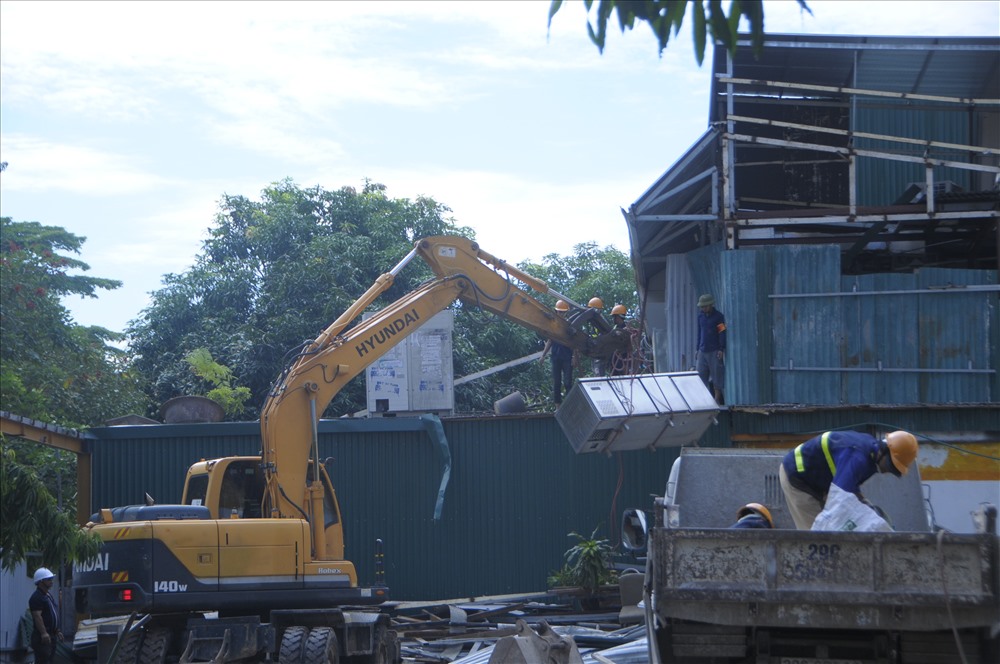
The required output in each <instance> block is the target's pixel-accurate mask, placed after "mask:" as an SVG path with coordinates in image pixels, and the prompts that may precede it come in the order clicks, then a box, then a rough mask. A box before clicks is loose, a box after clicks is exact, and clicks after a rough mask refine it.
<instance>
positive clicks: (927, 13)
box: [0, 0, 1000, 329]
mask: <svg viewBox="0 0 1000 664" xmlns="http://www.w3.org/2000/svg"><path fill="white" fill-rule="evenodd" d="M549 5H550V3H549V1H548V0H532V1H530V2H525V1H522V2H509V1H490V2H486V1H483V0H477V1H475V2H469V1H467V2H454V1H441V2H413V1H399V2H396V1H393V2H390V1H386V0H380V1H379V2H346V1H338V2H240V3H236V2H197V3H195V2H153V1H148V0H147V1H144V2H127V3H126V2H84V1H73V2H6V1H5V2H0V70H2V76H0V99H2V104H3V123H4V126H3V129H4V132H3V134H2V135H0V145H2V152H3V159H4V160H5V161H9V162H10V163H11V167H10V168H9V169H8V170H7V171H5V172H4V174H3V182H2V186H3V197H2V198H0V203H2V204H3V208H4V210H3V214H5V215H11V216H15V217H16V218H19V219H37V220H39V221H41V222H42V223H48V224H53V225H64V226H66V227H67V229H68V230H70V231H71V232H74V233H77V234H79V235H85V236H87V237H88V242H87V244H86V245H85V246H84V255H83V256H82V258H83V260H85V261H86V262H88V263H90V264H91V265H92V266H93V268H94V269H93V272H94V273H95V274H98V275H100V276H108V277H111V278H119V279H123V280H124V281H125V282H126V285H125V287H124V288H123V289H122V290H121V291H116V292H115V293H114V294H108V295H102V298H101V301H97V302H91V301H88V302H87V303H86V304H85V305H84V308H81V309H80V310H79V311H81V312H82V311H86V312H89V313H86V314H85V315H86V316H93V318H91V319H87V320H82V319H81V322H94V323H97V322H99V321H101V320H103V321H105V322H104V323H101V324H105V325H106V326H108V327H112V328H113V329H121V327H122V326H123V325H124V321H126V320H128V319H129V318H132V317H134V316H135V315H136V314H137V313H138V311H139V308H141V306H142V305H143V304H144V302H145V293H146V292H148V291H149V290H153V289H155V288H157V287H158V286H159V280H160V276H161V275H162V274H163V273H165V272H177V271H182V270H184V269H186V267H187V266H189V265H190V264H191V263H192V262H193V260H194V257H195V255H196V253H197V252H198V250H199V248H200V245H201V241H202V240H203V238H204V234H205V232H206V228H208V226H209V225H210V224H211V223H212V219H213V215H214V214H215V212H216V209H217V205H216V202H217V200H218V199H219V198H220V196H221V195H222V194H223V193H229V194H242V195H245V196H248V197H251V198H255V197H256V196H257V194H258V193H259V191H260V190H261V189H262V188H263V187H265V186H267V185H268V184H269V183H270V182H272V181H275V180H279V179H281V178H283V177H286V176H288V177H292V178H294V179H295V180H296V181H297V182H298V183H299V184H300V185H302V186H312V185H314V184H319V185H321V186H323V187H324V188H327V189H336V188H339V187H341V186H345V185H353V186H355V187H360V186H361V185H362V180H363V178H366V177H369V178H372V179H373V180H375V181H377V182H382V183H384V184H385V185H386V186H387V187H388V193H389V195H390V196H394V197H411V198H412V197H415V196H417V195H420V194H426V195H428V196H431V197H433V198H434V199H435V200H437V201H440V202H441V203H444V204H446V205H449V206H450V207H452V208H453V209H454V213H455V217H456V220H457V222H458V223H459V224H461V225H469V226H473V227H475V228H476V229H477V232H478V236H479V240H480V242H481V243H482V244H483V246H484V248H486V250H487V251H490V252H491V253H495V254H497V255H499V256H501V257H503V258H505V259H506V260H509V261H512V262H517V261H520V260H524V259H529V258H530V259H532V260H537V259H539V258H541V257H542V256H543V255H545V254H547V253H550V252H557V253H560V254H568V253H570V252H571V251H572V247H573V245H574V244H577V243H578V242H585V241H595V242H597V243H599V244H601V245H605V244H613V245H614V246H617V247H619V248H621V249H625V248H627V232H626V228H625V224H624V221H623V220H622V218H621V213H620V212H619V207H623V206H628V205H629V204H630V203H631V202H633V201H634V200H635V199H636V198H637V197H638V196H639V195H641V193H642V192H643V191H645V190H646V189H647V188H648V187H649V186H650V185H651V184H652V183H653V181H654V180H655V179H656V178H657V177H658V176H659V175H660V174H661V173H662V172H663V171H664V170H666V168H668V167H669V166H670V165H671V163H672V162H673V161H674V160H675V159H676V158H678V157H679V156H680V155H681V154H682V153H683V152H684V151H685V150H686V149H687V148H688V147H689V146H690V145H691V144H692V143H693V142H694V141H695V140H697V138H698V137H699V136H700V134H701V132H702V131H703V130H704V127H705V122H706V119H707V110H708V98H707V95H708V89H709V83H710V68H709V67H710V65H709V58H710V56H711V53H706V63H705V64H704V65H703V66H702V67H700V68H699V67H697V66H695V64H694V57H693V48H692V41H691V37H690V29H691V24H690V21H688V22H687V23H686V24H685V26H684V27H683V28H682V31H681V34H680V35H678V36H676V37H675V38H673V39H672V41H671V43H670V45H669V46H668V48H667V49H666V50H665V51H663V53H662V54H658V53H657V46H656V41H655V39H654V37H653V35H652V34H651V32H650V30H649V29H648V27H647V26H645V25H637V26H636V29H634V30H632V31H628V32H626V34H624V35H622V34H621V33H620V31H619V29H618V27H617V25H616V24H615V19H614V18H613V19H612V25H610V26H609V28H610V29H609V35H608V40H607V47H606V49H605V51H604V54H603V55H600V54H598V51H597V48H596V47H595V46H594V45H593V44H592V43H591V42H590V40H589V39H588V37H587V34H586V23H585V21H586V16H585V13H584V9H583V3H582V2H579V0H568V1H567V2H565V3H564V4H563V8H562V9H561V10H560V12H559V13H558V14H557V15H556V17H555V18H554V20H553V22H552V26H551V31H549V30H548V29H547V25H546V23H547V18H546V17H547V12H548V8H549ZM809 5H810V7H812V8H813V12H814V15H813V16H810V15H808V14H802V13H800V11H799V8H798V4H797V3H795V2H793V1H791V0H782V1H781V2H777V1H772V0H767V2H766V4H765V13H766V17H767V22H766V27H767V30H768V31H769V32H785V31H787V32H806V33H813V34H852V33H859V32H865V31H869V30H871V31H877V32H880V33H885V34H890V33H891V34H913V35H928V34H953V35H974V34H986V35H993V36H996V34H997V32H998V30H997V26H998V23H1000V18H998V11H1000V3H998V2H992V1H990V2H959V1H953V2H949V3H948V4H947V5H943V4H941V3H939V2H906V3H902V2H865V3H859V2H826V1H824V0H813V1H811V2H809ZM106 303H109V304H107V305H106ZM74 312H75V313H76V312H77V308H76V306H75V305H74ZM80 315H83V314H80Z"/></svg>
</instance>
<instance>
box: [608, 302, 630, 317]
mask: <svg viewBox="0 0 1000 664" xmlns="http://www.w3.org/2000/svg"><path fill="white" fill-rule="evenodd" d="M626 311H627V310H626V309H625V305H624V304H616V305H615V306H614V307H613V308H612V309H611V315H612V316H624V315H625V312H626Z"/></svg>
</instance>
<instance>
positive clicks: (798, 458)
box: [795, 431, 837, 475]
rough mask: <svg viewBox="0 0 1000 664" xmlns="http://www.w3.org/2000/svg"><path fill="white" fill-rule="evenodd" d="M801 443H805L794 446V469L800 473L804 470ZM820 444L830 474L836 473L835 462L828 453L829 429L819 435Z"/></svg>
mask: <svg viewBox="0 0 1000 664" xmlns="http://www.w3.org/2000/svg"><path fill="white" fill-rule="evenodd" d="M802 445H805V443H802V444H801V445H799V446H798V447H796V448H795V470H797V471H799V472H800V473H804V472H806V462H805V459H803V458H802ZM820 445H821V446H822V447H823V456H825V457H826V465H827V466H829V467H830V474H831V475H836V474H837V464H835V463H834V462H833V455H832V454H830V432H829V431H827V432H826V433H824V434H823V435H822V436H821V437H820Z"/></svg>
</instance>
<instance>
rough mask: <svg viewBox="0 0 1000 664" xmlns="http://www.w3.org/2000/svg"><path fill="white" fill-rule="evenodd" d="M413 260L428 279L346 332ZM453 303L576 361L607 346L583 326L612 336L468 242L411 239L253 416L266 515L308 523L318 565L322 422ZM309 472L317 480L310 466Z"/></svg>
mask: <svg viewBox="0 0 1000 664" xmlns="http://www.w3.org/2000/svg"><path fill="white" fill-rule="evenodd" d="M416 256H420V257H421V258H422V259H423V260H424V261H425V262H426V263H427V264H428V265H429V266H430V268H431V270H432V271H433V272H434V274H435V278H434V279H432V280H430V281H428V282H426V283H424V284H423V285H421V286H420V287H418V288H417V289H415V290H413V291H411V292H409V293H407V294H406V295H404V296H403V297H401V298H400V299H399V300H397V301H395V302H393V303H392V304H390V305H389V306H387V307H385V308H383V309H381V310H379V311H377V312H375V313H374V314H372V315H371V316H370V317H369V318H367V319H366V320H363V321H361V322H358V323H357V324H355V325H353V326H352V327H350V328H348V326H349V325H350V324H351V322H352V321H354V320H355V319H356V318H357V317H358V316H360V315H361V313H362V312H363V311H364V310H365V309H366V308H367V307H368V306H369V305H371V304H372V303H373V302H374V301H375V299H376V298H377V297H378V296H379V295H380V294H382V293H384V292H385V291H386V290H388V288H389V287H390V286H392V283H393V281H394V279H395V277H396V275H397V274H398V273H399V272H400V270H402V268H403V267H404V266H405V265H406V264H407V263H409V262H410V261H411V260H413V258H415V257H416ZM515 279H516V280H517V281H520V282H521V283H523V284H525V285H527V286H528V287H529V288H531V289H532V290H533V291H535V292H537V293H541V294H547V295H551V296H553V297H556V298H559V299H562V300H565V301H566V302H568V303H570V304H571V307H572V308H573V314H571V315H570V316H568V317H565V318H564V317H562V316H559V315H557V313H556V312H555V311H554V310H553V309H551V308H550V307H548V306H546V305H545V304H543V303H542V302H540V301H539V300H537V299H535V298H534V297H533V296H532V295H530V294H529V293H528V292H526V291H525V290H522V289H521V288H519V287H518V286H517V285H516V284H515V283H514V280H515ZM455 300H460V301H461V302H463V303H464V304H467V305H472V306H477V307H480V308H482V309H485V310H487V311H491V312H493V313H495V314H497V315H499V316H501V317H503V318H506V319H508V320H511V321H513V322H515V323H517V324H519V325H522V326H524V327H526V328H529V329H531V330H534V331H535V332H538V333H539V334H541V335H543V336H545V337H548V338H550V339H553V340H555V341H557V342H559V343H561V344H564V345H566V346H569V347H571V348H574V349H576V350H579V351H580V352H582V353H583V354H586V355H592V354H594V352H595V348H598V347H599V348H601V349H602V350H601V352H602V353H603V352H607V346H608V344H607V343H597V342H595V338H594V337H592V336H590V335H588V334H586V333H585V332H584V330H583V329H582V326H583V325H584V324H586V323H591V324H593V325H594V326H595V328H596V329H597V331H598V333H601V332H608V331H610V328H609V326H608V325H607V322H606V321H605V320H604V319H603V317H601V316H600V312H598V311H596V310H588V309H586V308H585V307H581V306H580V305H577V304H575V303H573V302H572V300H570V299H569V298H567V297H565V296H563V295H561V294H559V293H557V292H556V291H554V290H552V289H551V288H549V286H548V285H547V284H546V283H545V282H544V281H541V280H539V279H536V278H534V277H532V276H531V275H528V274H526V273H524V272H522V271H520V270H518V269H517V268H516V267H514V266H511V265H508V264H507V263H505V262H504V261H502V260H500V259H498V258H496V257H494V256H492V255H491V254H488V253H486V252H484V251H482V250H481V249H480V248H479V245H478V244H477V243H475V242H473V241H471V240H468V239H466V238H462V237H450V236H437V237H429V238H425V239H422V240H419V241H417V242H416V243H415V245H414V249H413V250H412V251H411V252H410V253H409V254H408V255H407V256H406V257H405V258H404V259H403V260H402V261H400V263H399V264H397V265H396V266H395V267H394V268H393V269H392V270H390V271H389V272H387V273H385V274H383V275H381V276H380V277H379V278H378V279H377V280H376V281H375V283H374V284H373V285H372V286H371V287H370V288H369V289H368V291H367V292H365V294H364V295H362V296H361V297H360V298H358V300H357V301H356V302H355V303H354V304H352V305H351V306H350V307H349V308H348V309H347V310H346V311H345V312H344V313H343V314H342V315H341V316H340V317H339V318H338V319H337V320H335V321H334V322H333V323H331V324H330V325H329V326H328V327H327V328H326V329H325V330H324V331H323V332H322V333H321V334H320V335H319V336H318V337H317V338H316V339H315V340H314V341H313V342H312V343H310V344H308V345H306V346H305V347H304V348H303V350H302V351H301V352H300V353H299V355H298V357H297V358H296V359H295V361H294V362H293V363H292V364H291V365H290V366H289V367H288V368H287V369H286V370H285V371H284V372H283V373H282V375H281V376H280V377H279V379H278V380H277V381H276V383H275V384H274V386H273V387H272V389H271V392H270V394H269V395H268V398H267V400H266V402H265V404H264V408H263V410H262V412H261V437H262V443H263V446H262V455H263V465H264V471H265V475H266V478H267V491H266V493H267V497H266V503H265V506H266V507H267V508H268V509H269V510H270V516H273V517H290V518H306V519H308V520H310V521H311V523H312V530H313V542H314V546H315V547H316V550H315V555H316V557H317V558H319V559H323V558H324V553H325V549H326V542H325V540H326V537H325V536H324V532H323V529H324V519H323V518H322V517H323V495H324V494H323V492H324V489H323V483H322V482H321V481H319V480H320V478H319V477H318V476H316V475H312V476H311V475H310V473H309V458H310V454H311V453H312V455H313V458H314V459H318V449H314V448H315V447H316V444H317V443H316V441H317V425H318V422H319V417H320V415H321V414H322V413H323V411H324V410H325V409H326V407H327V405H328V404H329V403H330V401H332V400H333V398H334V397H335V396H336V395H337V393H338V392H340V390H342V389H343V388H344V386H345V385H346V384H347V383H348V381H350V380H351V379H352V378H354V377H355V376H357V375H358V374H359V373H361V372H362V371H364V369H365V368H366V367H367V366H368V365H370V364H371V363H373V362H374V361H376V360H377V359H379V358H380V357H382V356H383V355H384V354H385V353H386V352H388V351H389V350H390V349H391V348H393V347H394V346H395V345H396V344H398V343H399V342H400V341H402V340H403V339H404V338H406V337H407V336H408V335H410V334H412V333H413V332H414V331H415V330H416V329H417V328H419V327H420V326H421V325H422V324H423V323H425V322H426V321H428V320H430V318H431V317H432V316H434V314H436V313H438V312H439V311H442V310H443V309H445V308H446V307H448V305H450V304H451V303H452V302H454V301H455ZM313 467H314V469H315V470H314V473H318V468H317V466H315V465H314V466H313ZM265 515H266V514H265Z"/></svg>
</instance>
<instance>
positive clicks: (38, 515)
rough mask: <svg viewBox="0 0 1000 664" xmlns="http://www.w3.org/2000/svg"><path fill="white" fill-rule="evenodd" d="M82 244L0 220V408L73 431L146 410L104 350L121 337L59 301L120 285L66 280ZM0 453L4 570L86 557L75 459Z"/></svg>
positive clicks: (14, 447)
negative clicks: (29, 561) (82, 320)
mask: <svg viewBox="0 0 1000 664" xmlns="http://www.w3.org/2000/svg"><path fill="white" fill-rule="evenodd" d="M84 241H85V238H82V237H78V236H76V235H74V234H72V233H69V232H68V231H66V230H65V229H63V228H60V227H56V226H43V225H41V224H39V223H37V222H15V221H13V220H12V219H11V218H10V217H2V218H0V301H2V303H3V306H2V308H0V392H2V395H3V409H4V410H8V411H12V412H14V413H16V414H18V415H21V416H24V417H30V418H34V419H38V420H44V421H46V422H49V423H53V424H59V425H62V426H66V427H76V428H79V427H82V426H84V425H87V424H93V423H96V422H101V421H103V420H105V419H108V418H110V417H113V416H115V415H121V414H124V413H123V409H134V408H135V409H140V410H144V408H145V406H144V400H143V397H142V393H141V391H140V390H139V389H138V387H137V383H136V381H135V379H134V378H133V376H132V374H129V373H128V370H127V358H126V357H125V355H124V353H123V352H122V351H120V350H119V349H117V348H114V347H112V346H110V345H109V344H110V343H111V342H114V341H118V340H120V339H121V338H122V335H120V334H116V333H114V332H111V331H110V330H107V329H104V328H100V327H85V326H81V325H76V324H74V323H73V321H72V319H71V317H70V315H69V313H68V311H67V310H66V308H65V307H64V306H63V305H62V303H61V300H60V298H62V297H65V296H70V295H79V296H82V297H96V294H97V291H98V290H101V289H113V288H117V287H119V286H120V285H121V282H119V281H116V280H113V279H101V278H96V277H90V276H86V275H72V274H69V271H70V270H84V271H85V270H88V269H89V266H88V265H87V264H85V263H83V262H82V261H79V260H77V259H74V258H72V257H69V256H66V255H64V254H63V253H61V252H67V251H69V252H73V253H79V251H80V248H81V247H82V245H83V242H84ZM125 412H128V410H125ZM0 455H2V459H0V461H2V469H0V506H2V507H0V509H2V523H3V528H2V529H0V532H2V535H0V550H2V554H0V556H2V566H3V568H4V569H8V570H9V569H11V568H13V567H14V566H16V565H17V564H18V563H19V562H21V561H23V560H24V559H25V557H26V556H27V555H28V554H29V553H32V552H39V553H41V555H42V562H43V564H46V565H51V566H58V565H59V564H61V563H62V562H64V561H73V560H86V559H88V558H90V557H92V556H93V555H94V553H96V551H97V543H96V541H95V540H94V539H93V538H89V537H87V536H85V535H83V533H82V532H81V531H80V530H79V529H78V528H77V526H76V524H75V523H74V518H73V517H74V515H75V512H76V509H75V506H76V472H75V464H76V458H75V457H74V456H72V455H68V454H64V453H60V452H58V451H56V450H52V449H49V448H45V447H42V446H39V445H37V444H35V443H28V442H24V441H17V440H7V439H6V438H5V439H3V442H2V445H0ZM50 487H54V488H55V489H54V490H55V493H56V496H53V495H52V493H53V492H52V490H50Z"/></svg>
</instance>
